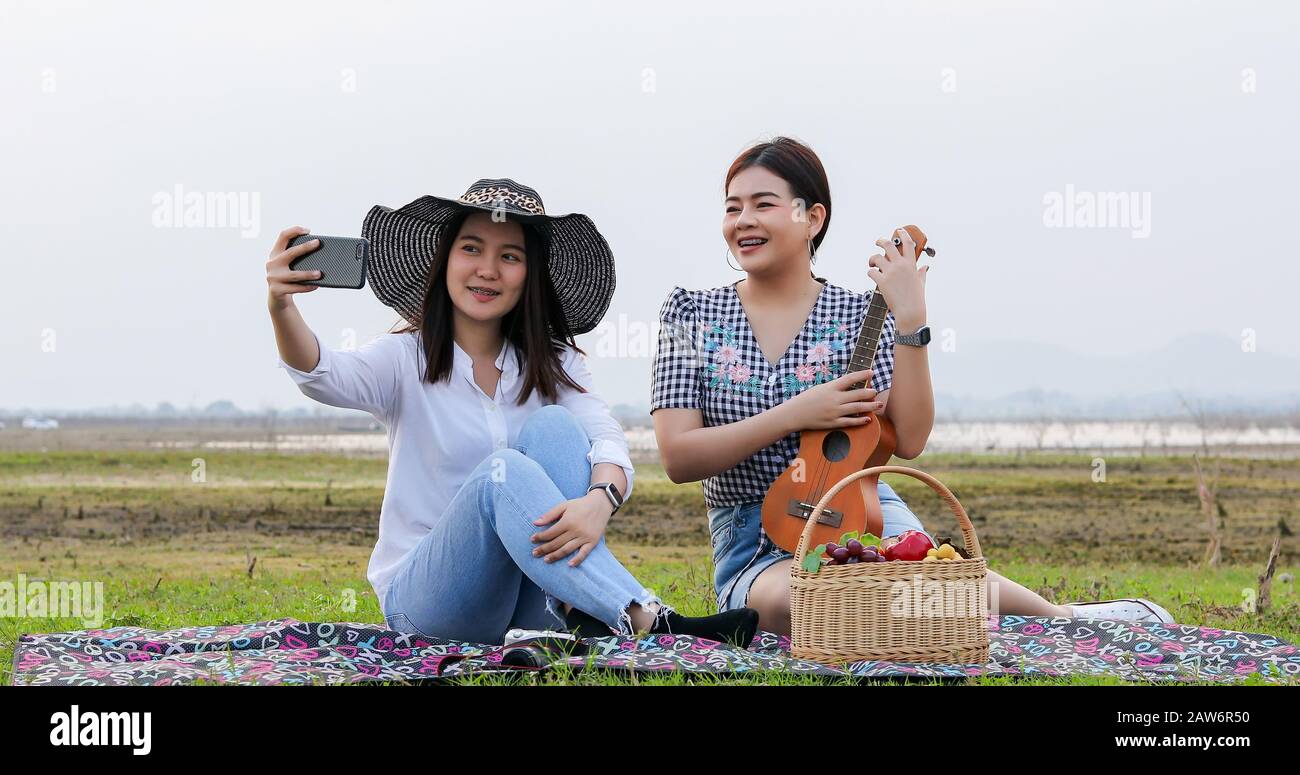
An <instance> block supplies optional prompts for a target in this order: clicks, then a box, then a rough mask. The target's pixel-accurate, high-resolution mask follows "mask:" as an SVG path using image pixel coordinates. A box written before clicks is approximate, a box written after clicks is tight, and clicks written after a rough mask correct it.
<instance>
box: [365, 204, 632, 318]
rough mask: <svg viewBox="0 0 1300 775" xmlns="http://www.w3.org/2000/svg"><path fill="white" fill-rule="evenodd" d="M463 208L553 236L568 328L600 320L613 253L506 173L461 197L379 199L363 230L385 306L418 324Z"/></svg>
mask: <svg viewBox="0 0 1300 775" xmlns="http://www.w3.org/2000/svg"><path fill="white" fill-rule="evenodd" d="M465 209H473V210H480V211H484V212H490V213H493V214H497V213H499V214H501V215H504V216H506V217H507V218H510V217H513V218H515V219H517V220H519V221H521V222H524V223H528V224H529V225H532V226H534V227H536V228H539V229H545V230H546V231H547V233H548V236H549V237H550V239H549V243H550V250H549V252H548V254H547V270H548V271H549V273H550V276H551V285H552V286H553V287H554V288H555V295H556V296H557V297H558V299H559V302H560V307H561V308H562V309H563V310H564V317H565V321H566V323H567V324H568V328H569V333H571V334H573V335H575V336H576V335H578V334H585V333H587V332H588V331H590V330H592V329H593V328H595V327H596V325H597V324H598V323H599V322H600V320H601V318H603V317H604V316H605V311H606V310H607V309H609V303H610V300H611V299H612V298H613V296H614V286H615V275H614V254H613V252H612V251H611V250H610V248H609V244H608V243H607V242H606V241H605V238H604V237H602V236H601V234H600V232H599V231H597V230H596V225H595V224H594V223H593V222H592V220H591V219H590V218H588V217H587V216H585V215H580V214H578V213H574V214H571V215H547V214H546V209H545V207H544V206H543V205H542V197H541V195H540V194H538V193H537V191H536V190H534V189H532V188H529V187H528V186H524V185H520V184H519V183H516V182H515V181H513V180H510V179H508V178H502V179H483V180H479V181H477V182H475V183H474V185H472V186H470V187H469V190H468V191H466V192H465V193H464V194H462V195H461V196H460V197H459V198H457V199H446V198H443V197H436V196H423V197H420V198H419V199H417V200H415V201H414V202H411V203H410V204H407V205H404V206H402V207H400V208H398V209H396V210H393V209H391V208H388V207H383V206H382V205H375V206H374V207H372V208H371V209H370V212H369V213H368V214H367V215H366V219H365V222H364V223H363V224H362V227H361V236H363V237H365V238H366V239H367V240H369V241H370V266H369V268H368V275H369V285H370V289H371V290H372V291H373V292H374V294H375V297H376V298H378V299H379V300H380V301H381V302H383V303H384V304H385V305H387V306H389V307H392V308H393V309H394V310H396V311H397V312H398V313H399V314H400V315H401V316H402V317H403V318H405V319H406V320H407V321H409V322H411V323H413V324H415V325H419V324H420V323H421V320H420V313H421V308H422V306H423V304H424V291H425V287H426V286H427V284H428V281H429V271H430V270H431V269H432V263H433V255H434V252H435V251H436V250H437V247H438V244H439V240H441V239H443V238H444V237H447V236H454V235H447V234H446V233H445V232H446V231H447V225H448V223H449V222H450V221H451V220H452V219H453V218H454V216H455V215H456V213H458V212H460V211H463V210H465Z"/></svg>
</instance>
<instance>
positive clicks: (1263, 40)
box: [0, 0, 1300, 409]
mask: <svg viewBox="0 0 1300 775" xmlns="http://www.w3.org/2000/svg"><path fill="white" fill-rule="evenodd" d="M1297 21H1300V12H1297V11H1296V9H1295V7H1294V6H1289V5H1285V4H1279V3H1242V2H1234V3H1227V2H1221V3H1197V4H1188V3H1173V2H1167V3H1166V2H1161V3H1134V2H1114V3H1102V2H1090V3H1072V4H1060V5H1057V4H1042V5H1041V6H1040V5H1038V4H1030V3H987V2H983V3H977V2H943V3H902V2H899V3H862V2H852V3H850V2H844V3H839V4H830V3H819V2H798V3H793V2H778V3H765V2H755V1H753V0H747V1H746V2H743V3H741V2H736V3H726V4H717V5H716V6H715V5H714V4H708V3H701V2H687V3H675V2H654V3H637V4H634V5H629V4H622V3H597V2H591V3H547V2H536V1H534V2H520V3H514V2H491V3H478V4H468V3H462V4H443V3H437V4H433V3H430V4H417V3H413V2H412V3H395V2H365V3H360V2H349V3H332V2H311V3H306V2H303V3H274V4H270V3H264V2H220V3H183V4H180V3H177V4H172V3H156V4H154V3H120V2H102V3H101V2H97V3H57V2H40V3H15V2H11V1H9V0H0V106H3V110H2V111H0V119H2V120H0V132H2V133H3V142H2V143H0V180H2V181H3V183H2V184H0V213H3V215H2V217H0V240H2V241H3V251H2V255H3V259H0V260H2V261H3V268H4V272H3V283H4V292H3V296H2V297H0V408H13V407H20V406H32V407H46V408H72V407H86V406H98V405H106V404H112V403H119V404H129V403H133V402H140V403H143V404H145V405H146V406H152V405H153V404H155V403H157V402H159V401H171V402H173V403H175V404H177V405H180V406H185V405H189V404H195V405H203V404H206V403H208V402H210V401H213V400H217V399H230V400H233V401H235V402H236V403H237V404H239V405H240V406H242V407H244V408H249V409H252V408H260V407H269V406H280V407H293V406H301V405H304V403H306V402H307V399H306V398H304V397H302V396H301V395H300V394H299V393H298V391H297V390H296V389H295V388H294V386H293V384H292V383H291V381H290V380H289V379H288V377H287V376H286V375H285V374H284V373H283V372H282V371H281V370H279V369H277V368H276V367H275V365H274V364H275V345H274V338H273V335H272V330H271V326H270V322H269V320H268V317H267V313H266V307H265V301H266V286H265V280H264V276H265V269H264V262H265V260H266V258H267V253H268V250H269V249H270V246H271V243H272V241H273V240H274V237H275V234H276V232H277V231H279V229H281V228H283V227H285V226H288V225H292V224H295V223H301V224H303V225H305V226H308V227H310V228H312V229H313V230H314V231H316V232H317V233H322V234H343V235H357V234H359V232H360V227H361V219H362V217H363V216H364V215H365V213H366V211H367V209H368V208H369V207H370V206H371V205H373V204H376V203H379V204H385V205H388V206H392V207H397V206H400V205H402V204H404V203H406V202H408V201H410V200H412V199H414V198H416V197H418V196H420V195H422V194H426V193H436V194H441V195H451V196H454V195H457V194H459V193H460V192H461V191H463V190H464V189H465V187H466V186H467V185H468V184H469V183H470V182H472V181H473V180H475V179H476V178H480V177H513V178H515V179H517V180H519V181H521V182H523V183H526V184H528V185H531V186H534V187H535V188H537V189H539V190H540V192H541V193H542V195H543V197H544V199H545V201H546V205H547V208H548V210H550V211H551V212H560V213H563V212H572V211H577V212H584V213H587V214H589V215H591V216H592V217H593V218H594V219H595V221H596V223H597V225H598V226H599V227H600V228H601V230H602V232H603V233H604V234H605V235H606V237H607V239H608V240H609V242H610V243H611V245H612V246H613V247H614V250H615V253H616V255H617V257H618V271H619V278H618V280H619V288H618V293H617V295H616V297H615V299H614V302H613V305H612V307H611V309H610V318H609V320H610V321H611V322H613V323H616V324H617V322H618V320H619V316H620V315H623V316H626V317H625V318H624V320H625V322H626V324H627V325H626V326H625V328H627V330H628V331H629V332H630V333H631V334H632V335H633V337H634V338H633V339H632V340H631V341H629V342H627V343H625V345H624V346H625V347H627V346H631V347H632V348H633V352H631V353H629V357H602V356H599V355H596V354H595V353H594V352H593V358H592V368H593V371H594V372H595V374H596V377H597V385H598V387H599V388H600V389H601V390H602V392H603V393H605V394H606V396H607V397H608V398H609V399H610V401H611V402H622V403H647V402H648V398H649V376H648V375H649V366H650V361H649V358H648V357H638V356H642V355H643V354H642V353H638V352H635V349H636V346H637V345H636V340H635V335H636V333H637V331H638V330H645V328H644V327H646V326H649V325H651V324H653V322H654V320H655V316H656V312H657V310H658V308H659V305H660V304H661V302H662V300H663V299H664V297H665V296H666V295H667V293H668V292H669V291H670V290H671V288H672V287H673V286H674V285H682V286H685V287H688V288H698V287H709V286H715V285H720V284H723V283H727V282H731V281H733V280H734V279H736V277H737V274H736V273H735V272H734V271H733V270H731V269H729V268H728V267H727V265H726V263H725V262H724V250H725V245H724V243H723V241H722V238H721V236H720V232H719V224H720V220H721V217H722V204H721V200H722V188H721V186H722V175H723V173H724V171H725V169H726V167H727V165H728V164H729V163H730V161H731V160H732V158H733V157H734V156H735V155H736V153H737V152H739V151H740V150H741V149H742V148H743V147H744V146H746V145H747V144H749V143H751V142H752V141H754V140H757V139H763V138H767V137H770V136H772V135H775V134H790V135H794V136H796V137H799V138H801V139H803V140H805V141H807V142H809V143H810V144H811V145H812V146H813V147H814V148H815V149H816V150H817V151H818V152H819V153H820V154H821V156H822V158H823V160H824V161H825V164H826V167H827V169H828V172H829V175H830V180H831V187H832V191H833V193H834V200H833V205H834V213H835V216H834V220H833V223H832V227H831V230H830V233H829V235H828V237H827V240H826V242H825V244H824V245H823V248H822V251H821V254H820V259H819V262H818V269H819V274H822V275H824V276H826V277H828V278H829V279H830V280H832V281H833V282H836V283H839V284H841V285H846V286H848V287H851V288H855V289H860V290H865V289H866V288H868V287H869V283H868V281H867V279H866V260H867V257H868V256H869V255H870V254H871V253H872V252H874V246H873V245H872V242H873V241H874V240H875V239H876V238H877V237H878V236H883V235H884V234H886V233H888V231H889V230H890V229H891V228H892V227H894V226H897V225H900V224H902V223H917V224H920V225H921V226H922V228H924V229H925V230H926V231H927V232H928V233H929V234H930V236H931V239H932V240H933V244H934V245H935V246H936V247H938V248H939V251H940V253H939V256H938V257H937V258H936V259H935V266H934V269H933V270H932V272H931V274H930V281H929V296H928V309H929V313H930V321H931V324H932V325H933V326H934V327H935V328H936V330H939V329H943V328H950V329H952V330H953V331H954V332H955V333H956V338H957V342H958V348H959V351H961V352H964V353H966V354H968V355H969V354H970V353H972V352H974V353H978V352H979V349H978V348H980V347H981V346H984V347H991V346H993V345H992V344H991V343H992V342H995V341H998V340H1008V339H1009V340H1020V341H1024V342H1034V343H1043V344H1052V345H1058V346H1060V347H1062V348H1066V349H1069V350H1073V351H1076V352H1078V353H1081V354H1090V355H1107V354H1133V353H1138V352H1141V351H1143V350H1148V349H1156V348H1159V347H1161V346H1163V345H1165V344H1168V343H1170V342H1172V341H1174V340H1176V339H1178V338H1180V337H1183V336H1186V335H1188V334H1194V333H1210V334H1215V335H1219V336H1226V337H1230V338H1231V339H1232V340H1234V341H1235V340H1239V339H1240V338H1241V335H1242V331H1243V329H1247V328H1249V329H1252V330H1253V331H1254V332H1255V335H1256V337H1257V343H1258V344H1257V346H1258V349H1259V351H1261V352H1267V353H1273V354H1277V355H1285V356H1290V357H1296V358H1300V336H1297V335H1296V331H1297V328H1298V326H1297V324H1298V323H1300V320H1298V317H1300V315H1298V313H1297V306H1298V305H1297V302H1296V299H1295V289H1296V286H1297V282H1296V281H1297V279H1298V278H1300V267H1298V266H1297V263H1296V262H1295V261H1294V260H1292V259H1291V254H1292V253H1294V247H1293V245H1294V243H1293V240H1294V236H1293V234H1292V231H1293V228H1294V224H1295V222H1296V217H1295V210H1296V205H1297V196H1296V194H1295V189H1294V184H1293V182H1292V181H1293V180H1294V179H1295V178H1296V176H1297V173H1298V172H1300V150H1298V149H1297V141H1296V137H1297V129H1300V121H1298V120H1297V119H1298V118H1300V86H1298V84H1297V78H1298V77H1300V66H1298V65H1300V54H1297V53H1296V46H1295V41H1296V32H1297V29H1300V25H1298V24H1297ZM1068 185H1072V186H1073V187H1074V189H1075V190H1076V191H1080V192H1094V193H1095V192H1110V193H1118V192H1135V193H1137V194H1138V195H1139V202H1140V201H1141V199H1140V197H1141V196H1142V195H1147V196H1149V202H1150V209H1149V211H1148V212H1146V213H1145V216H1147V217H1149V226H1150V235H1149V236H1148V237H1146V238H1134V236H1133V234H1132V232H1133V229H1130V228H1123V227H1118V226H1116V227H1110V228H1048V227H1047V226H1046V225H1045V222H1044V209H1045V206H1044V197H1045V196H1048V195H1049V194H1050V193H1051V192H1060V193H1062V194H1064V193H1065V191H1066V187H1067V186H1068ZM176 186H181V187H182V190H183V191H186V192H192V191H196V192H203V193H208V192H239V193H241V194H243V195H246V196H249V197H251V196H253V195H255V196H256V197H257V199H258V203H259V206H258V210H257V211H256V214H257V216H258V218H257V221H258V223H257V227H258V228H259V229H260V232H259V233H257V234H256V235H255V236H253V237H246V236H243V235H242V234H241V228H239V227H225V228H222V227H216V226H209V227H205V228H193V227H191V228H159V227H157V226H156V225H155V223H154V220H155V219H154V210H155V204H154V202H155V199H154V198H155V195H157V194H159V193H160V192H161V193H164V194H170V193H171V192H173V191H174V190H175V188H176ZM250 201H251V200H250ZM299 305H300V307H301V308H302V310H303V313H304V315H305V317H306V319H307V321H308V323H309V324H310V325H311V326H312V327H313V328H314V329H315V330H316V331H317V332H318V333H319V334H320V335H321V337H322V339H323V340H324V341H325V342H326V343H327V344H329V343H332V344H335V345H341V344H342V342H343V336H344V331H345V330H347V329H352V330H354V331H356V332H357V338H358V339H359V340H360V341H362V342H364V341H365V340H367V339H369V338H370V337H372V336H374V335H375V334H378V333H379V332H382V331H384V330H386V329H387V328H388V326H390V325H391V324H392V323H393V322H394V321H395V320H396V315H395V313H392V312H391V311H390V310H388V309H387V308H386V307H383V306H382V305H380V304H379V302H378V301H376V300H375V298H374V296H373V295H372V294H371V293H370V291H369V290H362V291H341V290H321V291H317V292H316V293H314V294H311V295H310V296H306V297H299ZM628 326H630V327H628ZM638 327H640V328H638ZM579 343H580V344H581V345H584V346H585V347H587V349H588V350H589V351H594V350H595V349H596V345H597V337H596V336H595V335H592V336H588V337H584V338H582V339H581V340H580V342H579ZM51 344H52V345H53V347H52V349H53V351H52V352H49V351H47V350H49V349H51ZM944 356H945V354H944V353H942V352H939V351H935V353H934V355H933V357H932V363H933V364H934V369H935V374H936V389H937V390H941V391H942V390H954V391H955V392H960V391H957V390H956V386H957V385H960V383H961V381H962V378H963V375H962V374H961V373H960V372H959V371H957V370H955V368H954V369H949V370H948V371H947V372H945V365H944V361H943V358H944ZM954 363H955V361H954ZM1216 368H1224V367H1223V366H1222V364H1219V365H1217V366H1216V363H1215V361H1214V359H1211V358H1207V363H1206V379H1207V382H1211V383H1212V382H1213V379H1214V377H1213V371H1214V370H1215V369H1216ZM1023 370H1024V371H1023V382H1024V385H1025V386H1026V387H1029V386H1033V385H1034V384H1036V382H1035V380H1036V376H1037V375H1036V374H1035V367H1034V363H1032V362H1027V363H1024V364H1023ZM1272 387H1275V388H1276V389H1279V390H1280V389H1287V388H1292V387H1295V386H1294V385H1290V384H1279V385H1276V386H1272ZM1080 389H1081V392H1082V391H1084V390H1085V386H1081V388H1080Z"/></svg>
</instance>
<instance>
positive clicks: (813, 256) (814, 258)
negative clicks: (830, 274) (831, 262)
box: [808, 240, 817, 264]
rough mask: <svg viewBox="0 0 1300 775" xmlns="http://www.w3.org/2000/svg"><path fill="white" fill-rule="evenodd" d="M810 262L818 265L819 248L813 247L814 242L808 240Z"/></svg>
mask: <svg viewBox="0 0 1300 775" xmlns="http://www.w3.org/2000/svg"><path fill="white" fill-rule="evenodd" d="M808 260H809V261H811V262H812V263H814V264H815V263H817V248H816V247H815V246H814V245H813V241H812V240H808Z"/></svg>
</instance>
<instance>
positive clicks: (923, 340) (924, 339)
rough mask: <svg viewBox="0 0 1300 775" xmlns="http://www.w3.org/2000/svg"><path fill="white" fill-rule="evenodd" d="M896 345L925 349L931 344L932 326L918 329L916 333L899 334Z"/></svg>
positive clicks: (895, 338)
mask: <svg viewBox="0 0 1300 775" xmlns="http://www.w3.org/2000/svg"><path fill="white" fill-rule="evenodd" d="M894 342H895V343H896V344H905V345H907V346H909V347H925V346H926V345H927V344H929V343H930V326H929V325H924V326H921V327H920V328H918V329H916V332H915V333H911V334H899V335H897V336H895V337H894Z"/></svg>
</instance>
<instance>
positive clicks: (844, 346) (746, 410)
mask: <svg viewBox="0 0 1300 775" xmlns="http://www.w3.org/2000/svg"><path fill="white" fill-rule="evenodd" d="M819 279H820V278H819ZM823 282H824V281H823ZM871 294H872V292H871V291H869V292H867V293H865V294H860V293H856V292H854V291H850V290H848V289H847V288H841V287H839V286H837V285H831V284H829V283H827V284H825V286H824V287H823V288H822V290H821V293H820V295H818V297H817V303H816V304H815V305H814V306H813V310H812V313H811V314H809V316H808V320H807V321H805V322H804V327H803V329H802V330H801V331H800V332H799V335H798V336H797V337H795V340H794V342H792V343H791V345H790V348H789V349H788V350H786V352H785V354H784V355H783V356H782V357H781V362H780V363H778V364H777V365H776V368H773V367H772V365H771V364H769V363H768V362H767V358H766V357H765V356H764V355H763V350H762V348H760V347H759V345H758V340H757V339H756V338H755V337H754V334H753V332H752V331H751V330H750V328H749V320H748V319H747V318H746V317H745V310H744V308H743V307H742V306H741V304H740V297H739V296H738V295H736V288H735V286H734V285H724V286H722V287H721V288H712V289H709V290H703V291H687V290H684V289H682V288H674V289H673V292H672V293H671V294H669V296H668V299H667V300H666V301H665V302H664V304H663V307H662V308H661V309H660V311H659V325H660V328H659V348H658V351H657V352H656V353H655V364H654V386H653V390H652V399H651V406H650V411H651V412H654V411H655V410H656V409H673V408H677V409H699V410H700V412H701V414H702V415H703V418H704V424H705V425H706V426H712V425H725V424H727V423H732V422H737V421H739V420H743V419H745V418H746V417H751V416H753V415H755V414H758V413H759V412H763V411H766V410H768V409H771V408H772V407H774V406H776V405H777V404H779V403H781V402H782V401H784V400H786V399H787V398H792V397H793V396H795V395H798V394H799V393H801V392H803V391H804V390H806V389H808V388H810V387H812V386H814V385H819V384H821V383H823V382H828V381H830V380H833V379H835V378H836V377H839V376H841V375H843V374H844V370H845V368H846V367H847V366H848V362H849V357H850V356H851V355H852V353H853V346H854V344H856V341H857V336H858V330H859V329H860V328H861V326H862V319H863V317H864V316H865V315H866V312H867V306H868V305H869V304H870V303H871ZM894 336H895V331H894V315H893V313H889V314H888V315H886V316H885V325H884V326H883V328H882V330H881V335H880V342H879V344H878V345H877V346H876V356H875V359H874V360H873V361H872V365H871V372H872V374H871V386H872V387H873V388H875V389H876V391H877V392H882V391H885V390H888V389H889V386H890V385H891V384H892V382H893V376H894ZM798 454H799V434H798V433H792V434H790V435H789V436H786V437H785V438H783V439H781V440H780V441H778V442H776V443H775V444H773V445H772V446H770V447H768V448H766V449H764V450H761V451H759V452H757V453H755V454H754V455H753V456H751V457H749V458H748V459H746V460H745V461H744V462H742V463H741V464H740V465H738V466H736V467H735V468H732V469H731V470H729V471H724V472H723V473H721V474H718V475H717V476H711V477H709V478H708V479H705V480H704V500H705V503H706V504H707V505H708V507H709V508H715V507H718V506H735V505H739V504H743V503H752V502H755V501H761V500H763V497H764V496H765V495H766V494H767V488H768V487H770V486H771V485H772V482H774V481H776V479H777V477H778V476H780V475H781V473H782V472H783V471H785V469H786V468H788V467H789V466H790V464H791V463H792V462H794V459H795V458H796V457H797V456H798Z"/></svg>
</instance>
